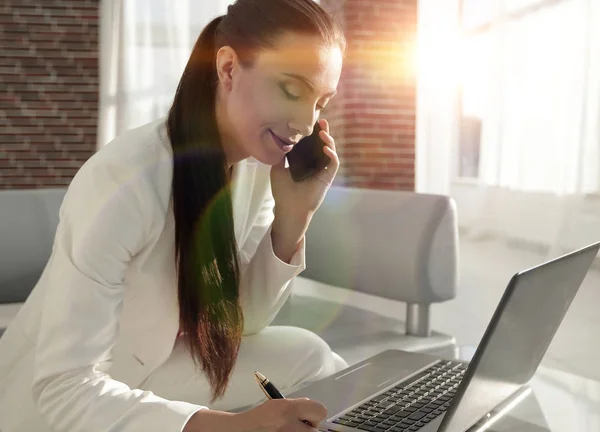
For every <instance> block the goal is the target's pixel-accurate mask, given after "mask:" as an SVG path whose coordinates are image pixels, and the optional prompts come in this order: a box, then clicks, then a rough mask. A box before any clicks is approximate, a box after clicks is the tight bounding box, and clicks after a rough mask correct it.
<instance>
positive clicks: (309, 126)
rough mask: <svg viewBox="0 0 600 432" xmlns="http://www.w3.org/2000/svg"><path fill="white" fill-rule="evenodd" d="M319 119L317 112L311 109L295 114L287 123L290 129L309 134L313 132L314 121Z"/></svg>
mask: <svg viewBox="0 0 600 432" xmlns="http://www.w3.org/2000/svg"><path fill="white" fill-rule="evenodd" d="M318 119H319V112H318V111H315V110H311V111H310V112H309V113H308V114H305V115H303V116H302V115H300V116H297V117H296V118H295V119H294V121H292V122H291V123H290V124H289V127H290V129H292V130H293V131H296V133H298V134H300V135H302V136H309V135H311V134H312V133H313V128H314V126H315V123H316V122H317V120H318Z"/></svg>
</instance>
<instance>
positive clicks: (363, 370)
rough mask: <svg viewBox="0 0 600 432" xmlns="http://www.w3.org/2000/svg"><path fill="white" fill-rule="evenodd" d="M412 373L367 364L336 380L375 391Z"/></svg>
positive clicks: (349, 371)
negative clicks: (374, 389)
mask: <svg viewBox="0 0 600 432" xmlns="http://www.w3.org/2000/svg"><path fill="white" fill-rule="evenodd" d="M410 373H411V371H401V370H400V371H399V370H397V369H396V370H393V369H390V368H386V367H381V366H378V365H375V364H373V363H367V364H364V365H362V366H360V367H356V368H352V369H350V370H348V371H346V373H344V374H343V375H340V376H338V377H336V378H335V380H336V381H338V382H340V381H341V382H350V383H351V384H352V385H355V386H360V387H369V388H370V389H371V390H373V388H379V387H384V386H387V385H390V384H392V383H393V382H394V381H397V380H399V379H402V378H404V377H406V376H407V375H408V374H410ZM344 387H345V386H344Z"/></svg>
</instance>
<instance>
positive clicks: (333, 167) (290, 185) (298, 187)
mask: <svg viewBox="0 0 600 432" xmlns="http://www.w3.org/2000/svg"><path fill="white" fill-rule="evenodd" d="M319 126H321V129H322V131H320V132H319V136H320V137H321V139H322V140H323V141H324V142H325V147H323V151H324V152H325V154H326V155H327V156H329V158H330V159H331V161H330V162H329V164H328V165H327V167H326V168H325V169H323V170H321V171H320V172H318V173H316V174H315V175H314V176H312V177H310V178H308V179H305V180H303V181H300V182H295V181H294V180H292V176H291V174H290V173H289V169H287V168H285V165H284V162H285V159H282V160H281V163H279V164H278V165H275V166H273V167H272V168H271V189H272V191H273V198H274V199H275V212H277V211H282V212H285V214H286V215H291V214H300V215H305V214H312V213H314V212H315V211H317V209H318V208H319V206H320V205H321V203H322V202H323V198H325V194H326V193H327V190H328V189H329V187H330V186H331V184H332V183H333V179H334V178H335V175H336V173H337V170H338V168H339V166H340V161H339V158H338V155H337V153H336V151H335V141H334V140H333V138H332V137H331V135H329V124H328V123H327V120H325V119H321V120H319ZM278 209H279V210H278Z"/></svg>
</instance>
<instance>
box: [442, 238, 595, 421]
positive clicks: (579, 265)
mask: <svg viewBox="0 0 600 432" xmlns="http://www.w3.org/2000/svg"><path fill="white" fill-rule="evenodd" d="M599 249H600V242H598V243H594V244H592V245H590V246H587V247H585V248H582V249H579V250H577V251H575V252H572V253H569V254H567V255H564V256H562V257H559V258H556V259H554V260H552V261H549V262H547V263H544V264H541V265H539V266H537V267H534V268H531V269H529V270H525V271H523V272H520V273H517V274H516V275H514V276H513V278H512V279H511V281H510V283H509V285H508V287H507V289H506V291H505V292H504V295H503V296H502V299H501V300H500V303H499V305H498V307H497V308H496V311H495V313H494V316H493V317H492V320H491V321H490V323H489V325H488V327H487V330H486V332H485V334H484V336H483V338H482V339H481V342H480V344H479V346H478V348H477V351H476V352H475V355H474V357H473V360H472V361H471V364H470V366H469V369H468V370H467V372H466V374H465V377H464V379H463V381H462V383H461V385H460V387H459V388H458V391H457V394H456V396H455V397H454V399H453V401H452V404H451V406H450V407H449V409H448V411H447V413H446V415H445V417H444V419H443V422H442V424H441V425H440V428H439V429H438V431H440V432H441V431H449V432H464V431H466V430H468V429H469V428H470V427H471V426H473V425H474V424H475V423H477V421H478V420H480V419H481V418H482V417H483V416H485V415H486V414H487V413H488V412H490V411H491V410H492V409H493V408H494V407H496V406H497V405H499V404H500V403H501V402H503V401H504V400H505V399H507V398H509V397H510V396H511V395H512V394H514V393H515V392H516V391H517V390H518V389H519V388H520V387H521V386H522V385H523V384H526V383H527V382H528V381H529V380H530V379H531V377H532V376H533V374H534V373H535V371H536V369H537V367H538V366H539V364H540V361H541V360H542V357H543V356H544V354H545V353H546V350H547V349H548V346H549V345H550V342H551V341H552V338H553V337H554V334H555V333H556V331H557V330H558V327H559V325H560V323H561V322H562V320H563V318H564V316H565V314H566V312H567V309H568V308H569V306H570V305H571V302H572V301H573V299H574V297H575V294H576V293H577V291H578V289H579V287H580V286H581V283H582V282H583V280H584V278H585V276H586V274H587V272H588V270H589V268H590V266H591V265H592V262H593V261H594V258H595V257H596V256H597V255H598V250H599ZM482 289H485V287H482Z"/></svg>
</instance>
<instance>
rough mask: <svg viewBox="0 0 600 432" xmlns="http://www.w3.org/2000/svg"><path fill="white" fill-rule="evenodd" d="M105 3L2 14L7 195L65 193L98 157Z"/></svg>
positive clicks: (1, 137) (8, 8) (2, 154)
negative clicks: (10, 192) (89, 161)
mask: <svg viewBox="0 0 600 432" xmlns="http://www.w3.org/2000/svg"><path fill="white" fill-rule="evenodd" d="M99 1H100V0H72V1H61V0H4V1H3V5H2V6H0V87H1V88H2V91H1V93H0V122H1V123H2V132H1V134H0V189H11V188H39V187H56V186H66V185H68V184H69V183H70V181H71V179H72V178H73V176H74V175H75V173H76V172H77V170H78V169H79V167H80V166H81V165H82V164H83V162H85V161H86V160H87V159H88V158H89V157H90V156H91V155H92V154H93V153H94V151H95V148H96V123H97V110H98V31H99V27H98V25H99V22H98V12H99V11H98V9H99Z"/></svg>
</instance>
